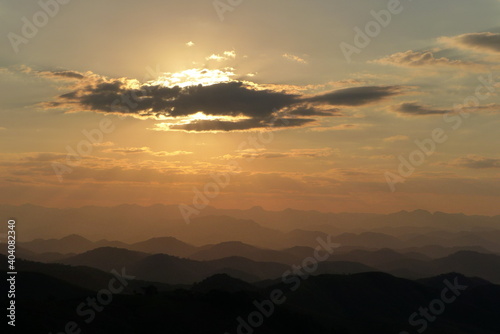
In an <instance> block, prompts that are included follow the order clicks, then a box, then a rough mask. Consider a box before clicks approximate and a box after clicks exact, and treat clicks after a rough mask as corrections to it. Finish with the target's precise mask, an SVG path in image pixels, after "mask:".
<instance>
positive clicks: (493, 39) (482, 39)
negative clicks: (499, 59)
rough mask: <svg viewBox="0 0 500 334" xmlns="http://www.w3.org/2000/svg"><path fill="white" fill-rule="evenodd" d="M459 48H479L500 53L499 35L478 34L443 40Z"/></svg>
mask: <svg viewBox="0 0 500 334" xmlns="http://www.w3.org/2000/svg"><path fill="white" fill-rule="evenodd" d="M445 40H446V41H451V42H452V43H454V44H459V46H461V47H468V48H479V49H485V50H489V51H494V52H500V33H492V32H480V33H471V34H463V35H459V36H455V37H451V38H445Z"/></svg>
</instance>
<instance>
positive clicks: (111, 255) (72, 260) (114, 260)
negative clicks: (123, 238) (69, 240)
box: [58, 247, 150, 271]
mask: <svg viewBox="0 0 500 334" xmlns="http://www.w3.org/2000/svg"><path fill="white" fill-rule="evenodd" d="M147 256H150V254H147V253H142V252H135V251H131V250H128V249H123V248H114V247H101V248H96V249H93V250H91V251H88V252H85V253H82V254H78V255H75V256H72V257H69V258H66V259H63V260H60V261H58V262H59V263H63V264H69V265H74V266H87V267H93V268H97V269H100V270H103V271H110V270H112V269H115V270H116V268H122V267H130V266H132V265H133V264H135V263H136V262H137V261H139V260H141V259H143V258H145V257H147Z"/></svg>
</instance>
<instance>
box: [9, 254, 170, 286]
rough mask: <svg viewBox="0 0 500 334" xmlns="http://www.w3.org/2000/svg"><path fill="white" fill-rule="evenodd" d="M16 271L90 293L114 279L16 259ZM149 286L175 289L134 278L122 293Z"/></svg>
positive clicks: (89, 270)
mask: <svg viewBox="0 0 500 334" xmlns="http://www.w3.org/2000/svg"><path fill="white" fill-rule="evenodd" d="M0 261H2V262H1V263H0V270H1V271H7V264H8V263H7V258H6V257H5V256H3V255H0ZM115 269H116V271H117V272H119V273H121V270H122V268H121V267H116V268H115ZM123 269H124V270H125V272H126V273H129V271H128V268H123ZM16 271H17V272H18V277H20V276H21V275H24V273H25V272H33V273H39V274H43V275H46V276H50V277H53V278H55V279H57V280H61V281H64V282H66V283H68V284H70V285H74V286H78V287H80V288H82V289H84V290H92V291H99V290H100V289H103V288H106V287H107V286H108V284H109V282H110V280H111V279H112V278H113V277H114V276H113V275H112V274H111V273H109V272H104V271H102V270H99V269H96V268H91V267H84V266H70V265H64V264H54V263H40V262H33V261H26V260H22V259H16ZM151 284H154V285H156V286H157V287H158V288H160V289H161V290H171V289H174V288H175V287H171V286H170V285H167V284H164V283H157V282H146V281H144V280H140V279H139V278H136V279H134V280H132V281H130V282H129V285H128V286H127V287H125V289H124V290H123V292H124V293H133V292H134V290H137V291H139V290H140V289H141V287H143V286H147V285H151Z"/></svg>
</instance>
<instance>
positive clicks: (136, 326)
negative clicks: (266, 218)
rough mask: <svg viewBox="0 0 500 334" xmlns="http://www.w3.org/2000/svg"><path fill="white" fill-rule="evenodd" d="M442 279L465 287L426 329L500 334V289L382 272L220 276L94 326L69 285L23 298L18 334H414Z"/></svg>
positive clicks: (128, 301)
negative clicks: (256, 278)
mask: <svg viewBox="0 0 500 334" xmlns="http://www.w3.org/2000/svg"><path fill="white" fill-rule="evenodd" d="M30 275H31V274H29V275H26V279H28V280H32V281H33V283H34V284H38V285H36V286H37V287H38V288H39V289H42V288H43V286H44V285H47V286H49V287H50V286H51V285H53V284H54V282H55V281H52V280H48V281H47V280H44V279H41V280H40V281H39V282H38V283H37V282H34V280H37V279H38V278H40V277H37V276H33V277H31V276H30ZM444 280H448V281H449V282H454V281H455V280H456V281H457V282H458V283H459V284H460V285H462V286H464V287H466V288H465V290H461V292H460V295H457V296H456V299H455V301H454V302H453V303H451V304H446V306H445V310H444V311H443V312H442V313H441V314H439V315H437V316H435V317H434V318H433V321H432V322H430V321H427V322H425V323H426V326H427V327H426V330H425V332H426V333H431V334H438V333H439V334H470V333H474V334H495V333H499V332H500V323H499V322H498V314H500V304H498V300H499V299H500V286H498V285H492V284H491V283H489V282H485V281H482V282H480V283H478V282H477V280H475V279H469V278H467V277H464V276H462V275H458V274H448V275H446V276H442V277H435V278H429V279H427V280H423V281H418V282H417V281H411V280H406V279H400V278H396V277H393V276H390V275H387V274H382V273H364V274H355V275H321V276H311V277H309V278H308V279H304V280H301V281H300V282H301V284H300V286H299V287H298V288H297V289H295V290H294V291H291V287H292V285H290V284H287V283H283V282H278V283H269V284H267V286H265V287H261V288H258V287H257V286H253V285H250V284H248V283H245V282H242V281H239V280H235V279H232V278H230V277H228V276H225V275H217V276H214V277H210V278H209V279H207V280H205V281H203V282H201V283H200V284H197V285H195V286H194V287H193V289H192V290H187V289H186V290H177V291H171V292H162V293H159V294H156V295H114V296H113V299H112V302H111V303H109V304H108V305H105V306H104V307H102V310H101V312H98V313H96V314H95V319H94V320H93V321H90V322H88V323H86V322H85V321H84V320H85V318H84V317H79V316H78V315H77V314H76V313H75V310H76V308H77V306H78V305H79V304H81V303H82V299H79V298H78V294H79V288H75V287H71V286H69V285H66V286H65V287H64V289H66V291H64V293H62V294H61V295H59V296H57V297H58V298H57V297H56V298H54V299H51V300H43V299H39V298H38V299H34V298H30V297H29V296H28V297H27V298H25V297H24V296H23V298H20V299H18V303H17V308H18V315H19V319H30V321H19V322H18V326H17V328H16V329H17V330H19V331H20V332H23V333H48V332H60V331H61V330H63V329H64V326H65V325H66V324H67V322H68V319H72V320H73V321H75V323H76V325H77V326H78V328H79V329H81V330H82V332H84V333H125V334H136V333H137V334H139V333H140V334H142V333H166V332H167V333H173V334H184V333H199V334H220V333H229V334H233V333H256V334H257V333H271V334H285V333H286V334H290V333H291V334H304V333H314V334H331V333H341V334H374V333H375V334H378V333H380V334H382V333H400V332H402V331H407V332H410V333H413V332H417V330H419V329H421V327H420V325H419V326H412V325H411V324H410V323H409V322H408V319H409V317H410V316H411V315H412V314H414V313H415V312H418V310H419V308H420V307H422V306H424V307H428V305H430V304H431V303H432V302H433V301H434V300H436V299H439V298H441V295H442V294H441V291H442V290H443V288H445V287H446V283H445V282H444ZM2 284H4V283H2ZM72 289H73V291H71V290H72ZM276 291H280V292H281V293H282V294H280V298H279V299H280V303H279V304H271V306H270V304H269V302H266V301H268V300H269V299H270V298H271V297H270V296H272V295H273V294H275V293H276ZM449 296H451V295H448V297H449ZM256 304H258V305H261V306H256ZM262 305H266V306H265V307H264V308H262ZM259 314H260V316H259ZM263 314H265V315H263ZM250 315H253V316H252V317H250ZM259 317H261V318H259ZM252 319H253V320H252ZM418 319H422V317H418Z"/></svg>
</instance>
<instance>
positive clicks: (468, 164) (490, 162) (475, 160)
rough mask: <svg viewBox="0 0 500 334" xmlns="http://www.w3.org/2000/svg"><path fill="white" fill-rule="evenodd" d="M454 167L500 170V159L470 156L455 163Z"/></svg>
mask: <svg viewBox="0 0 500 334" xmlns="http://www.w3.org/2000/svg"><path fill="white" fill-rule="evenodd" d="M453 165H455V166H459V167H465V168H473V169H487V168H500V159H493V158H486V157H481V156H468V157H464V158H460V159H458V160H456V161H454V163H453Z"/></svg>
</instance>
